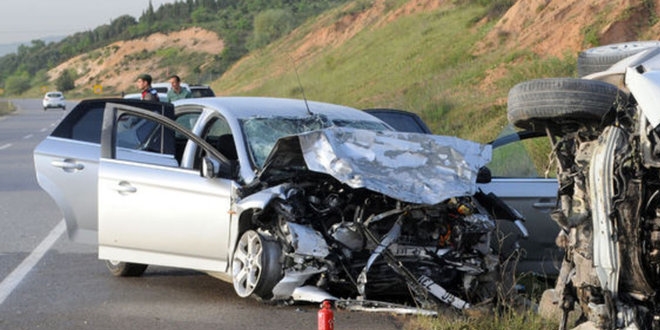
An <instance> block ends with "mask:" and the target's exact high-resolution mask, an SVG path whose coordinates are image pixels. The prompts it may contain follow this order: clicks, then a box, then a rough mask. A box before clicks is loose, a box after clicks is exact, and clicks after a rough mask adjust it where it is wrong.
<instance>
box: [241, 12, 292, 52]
mask: <svg viewBox="0 0 660 330" xmlns="http://www.w3.org/2000/svg"><path fill="white" fill-rule="evenodd" d="M293 20H294V18H293V15H292V14H291V12H290V11H288V10H285V9H268V10H265V11H262V12H260V13H259V14H258V15H257V16H255V17H254V31H253V33H252V39H251V40H250V43H249V47H250V49H257V48H261V47H263V46H265V45H267V44H269V43H271V42H272V41H273V40H275V39H277V38H279V37H281V36H283V35H285V34H287V33H289V32H290V31H291V29H292V28H293Z"/></svg>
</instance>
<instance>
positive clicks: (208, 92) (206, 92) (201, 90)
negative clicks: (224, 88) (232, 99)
mask: <svg viewBox="0 0 660 330" xmlns="http://www.w3.org/2000/svg"><path fill="white" fill-rule="evenodd" d="M190 92H191V93H192V96H193V97H214V96H215V93H213V90H212V89H210V88H208V87H190Z"/></svg>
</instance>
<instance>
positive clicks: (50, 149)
mask: <svg viewBox="0 0 660 330" xmlns="http://www.w3.org/2000/svg"><path fill="white" fill-rule="evenodd" d="M99 154H100V151H99V145H98V144H95V143H89V142H82V141H76V140H70V139H62V138H57V137H48V138H46V139H45V140H44V141H43V142H42V143H40V144H39V145H38V146H37V147H36V148H35V150H34V164H35V169H36V173H37V181H38V182H39V185H40V186H41V187H42V188H43V189H44V190H45V191H46V192H47V193H48V194H49V195H50V196H51V197H52V198H53V200H54V201H55V203H56V204H57V206H58V207H59V209H60V210H61V211H62V213H63V215H64V219H65V221H66V225H67V233H68V235H69V238H70V239H71V240H73V241H76V242H81V243H88V244H96V242H97V237H96V231H97V222H96V205H97V198H96V185H97V183H96V174H97V171H98V159H99Z"/></svg>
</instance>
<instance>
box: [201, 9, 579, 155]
mask: <svg viewBox="0 0 660 330" xmlns="http://www.w3.org/2000/svg"><path fill="white" fill-rule="evenodd" d="M394 9H396V6H392V8H391V9H390V10H394ZM488 10H489V8H487V7H481V6H478V5H462V6H441V7H440V8H439V9H438V10H436V11H430V12H429V11H426V12H420V13H417V14H414V15H408V16H402V17H399V18H398V19H397V20H394V21H391V22H388V24H382V21H381V20H379V19H378V18H373V19H372V21H368V22H367V23H366V25H365V27H364V28H363V29H361V30H360V32H358V33H357V34H356V35H355V36H354V37H352V38H350V39H347V40H346V41H344V42H336V43H332V42H330V43H327V42H326V43H322V42H320V43H319V44H318V45H316V46H309V45H305V46H304V47H307V48H304V47H303V39H304V36H305V35H306V34H307V33H310V31H313V30H314V29H319V28H320V29H325V30H329V31H338V32H336V33H337V35H342V33H347V32H345V31H344V30H342V28H343V27H345V26H346V27H350V26H351V24H357V23H356V22H349V23H338V21H339V22H343V21H342V18H341V17H339V18H338V14H337V13H342V12H341V10H338V11H336V12H333V13H328V14H327V15H325V16H321V17H319V18H318V19H316V20H314V21H310V22H308V23H307V24H305V25H303V26H302V27H301V28H299V29H298V30H296V31H294V32H293V33H292V34H291V35H289V36H287V37H285V38H282V39H281V40H279V41H277V42H275V43H273V44H271V45H270V46H268V47H266V48H264V49H262V50H260V51H258V52H256V53H253V54H252V55H251V56H249V57H247V58H245V59H244V60H242V61H241V62H240V63H239V64H237V65H236V66H235V67H234V68H232V69H231V70H230V71H229V72H227V73H226V74H225V75H224V76H223V77H222V78H221V79H220V80H218V81H216V82H215V83H213V84H212V87H213V88H214V89H215V90H216V91H218V93H219V94H223V95H227V94H232V95H266V96H279V97H294V98H302V97H303V95H302V93H301V90H304V92H305V95H306V97H307V98H308V99H311V100H318V101H325V102H331V103H339V104H345V105H349V106H353V107H356V108H368V107H391V108H400V109H405V110H410V111H413V112H416V113H418V114H419V115H420V116H421V117H422V118H423V119H424V120H425V121H426V122H427V124H428V125H429V127H430V128H431V129H432V131H433V132H434V133H435V134H444V135H455V136H459V137H462V138H467V139H471V140H476V141H479V142H486V141H489V140H492V139H493V138H495V137H496V136H497V135H498V134H499V132H500V131H501V130H502V129H504V127H505V126H506V125H507V120H506V103H505V102H506V101H505V100H506V95H507V93H508V90H509V89H510V88H511V87H512V86H513V85H515V84H516V83H518V82H521V81H524V80H528V79H532V78H538V77H550V76H573V75H574V68H575V61H576V59H575V55H573V54H566V55H565V56H564V57H562V58H542V57H539V56H537V55H535V54H533V53H532V52H530V51H513V52H512V51H511V50H505V49H502V50H500V49H497V48H496V49H495V50H493V51H489V52H486V53H485V54H482V55H473V53H474V50H475V47H476V45H477V44H478V42H479V41H480V40H482V39H483V37H484V36H485V35H486V34H487V33H488V31H489V30H490V29H491V28H492V24H493V23H479V24H477V23H474V22H475V21H477V20H478V19H479V18H481V17H484V16H485V15H486V14H487V13H488ZM342 24H344V25H345V26H344V25H342ZM331 33H332V32H331ZM331 33H330V34H331ZM303 48H304V52H303V51H301V49H303ZM301 54H302V56H301ZM295 57H298V58H295ZM491 70H501V71H502V74H500V76H498V77H496V78H495V80H494V81H493V82H492V83H491V84H489V85H488V86H487V87H484V86H485V84H484V80H485V79H486V78H487V76H488V73H489V71H491ZM296 71H297V72H298V75H299V77H300V83H299V82H298V78H297V77H296ZM490 79H493V78H490ZM301 86H302V89H301Z"/></svg>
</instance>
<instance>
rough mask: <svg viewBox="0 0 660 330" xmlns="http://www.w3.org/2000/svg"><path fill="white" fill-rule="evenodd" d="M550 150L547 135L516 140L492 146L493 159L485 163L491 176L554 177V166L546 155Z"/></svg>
mask: <svg viewBox="0 0 660 330" xmlns="http://www.w3.org/2000/svg"><path fill="white" fill-rule="evenodd" d="M550 151H551V145H550V141H549V140H548V138H547V137H545V136H543V137H535V138H529V139H524V140H517V141H514V142H511V143H507V144H504V145H501V146H498V147H495V148H493V159H492V161H491V162H490V163H489V164H488V165H487V166H488V168H489V169H490V170H491V173H492V175H493V177H508V178H513V177H516V178H542V177H555V176H556V173H557V171H556V168H555V167H554V166H555V165H554V163H551V162H550V158H549V157H548V156H549V154H550Z"/></svg>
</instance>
